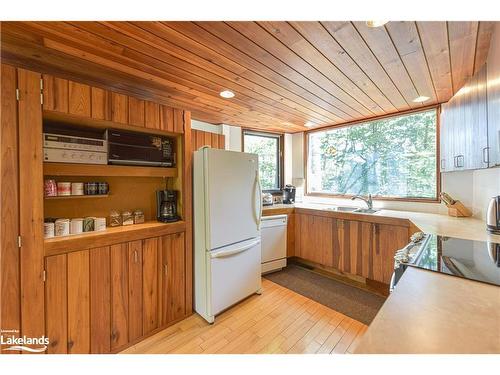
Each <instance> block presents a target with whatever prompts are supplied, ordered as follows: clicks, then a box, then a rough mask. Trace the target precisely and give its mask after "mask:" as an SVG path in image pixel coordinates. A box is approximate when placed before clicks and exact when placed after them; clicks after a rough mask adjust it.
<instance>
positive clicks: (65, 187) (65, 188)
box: [57, 182, 71, 196]
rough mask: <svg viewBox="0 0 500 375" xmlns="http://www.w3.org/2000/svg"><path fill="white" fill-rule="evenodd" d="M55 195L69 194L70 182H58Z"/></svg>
mask: <svg viewBox="0 0 500 375" xmlns="http://www.w3.org/2000/svg"><path fill="white" fill-rule="evenodd" d="M57 195H60V196H66V195H71V182H58V183H57Z"/></svg>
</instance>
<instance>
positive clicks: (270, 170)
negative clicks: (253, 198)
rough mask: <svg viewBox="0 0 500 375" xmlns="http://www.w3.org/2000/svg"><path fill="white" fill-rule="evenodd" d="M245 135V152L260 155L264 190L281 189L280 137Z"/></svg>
mask: <svg viewBox="0 0 500 375" xmlns="http://www.w3.org/2000/svg"><path fill="white" fill-rule="evenodd" d="M244 137H245V139H244V142H243V143H244V145H245V152H250V153H253V154H257V155H259V173H260V183H261V184H262V190H275V189H279V188H280V186H279V185H280V184H279V154H278V153H279V138H278V137H272V136H270V137H267V136H262V135H255V134H245V135H244Z"/></svg>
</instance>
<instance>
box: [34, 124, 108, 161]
mask: <svg viewBox="0 0 500 375" xmlns="http://www.w3.org/2000/svg"><path fill="white" fill-rule="evenodd" d="M85 135H87V134H85ZM43 160H44V161H46V162H51V163H79V164H108V143H107V141H106V140H105V139H103V138H102V137H99V136H96V137H88V136H81V135H80V133H79V132H77V131H75V133H72V132H68V131H66V132H65V133H62V132H58V131H57V132H44V133H43Z"/></svg>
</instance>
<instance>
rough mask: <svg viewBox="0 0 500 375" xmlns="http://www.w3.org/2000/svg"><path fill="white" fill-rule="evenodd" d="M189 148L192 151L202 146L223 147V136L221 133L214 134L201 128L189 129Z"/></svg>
mask: <svg viewBox="0 0 500 375" xmlns="http://www.w3.org/2000/svg"><path fill="white" fill-rule="evenodd" d="M191 145H192V146H191V148H192V150H193V151H196V150H198V149H199V148H200V147H203V146H210V147H212V148H220V149H222V150H223V149H224V148H225V136H224V135H223V134H216V133H211V132H206V131H203V130H194V129H193V130H191Z"/></svg>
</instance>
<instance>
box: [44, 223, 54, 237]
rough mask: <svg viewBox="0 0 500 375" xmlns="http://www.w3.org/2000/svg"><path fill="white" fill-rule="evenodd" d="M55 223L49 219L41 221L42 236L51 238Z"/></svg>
mask: <svg viewBox="0 0 500 375" xmlns="http://www.w3.org/2000/svg"><path fill="white" fill-rule="evenodd" d="M54 229H55V224H54V223H53V222H50V221H48V222H47V221H46V222H45V223H43V238H52V237H54V235H55V230H54Z"/></svg>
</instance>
